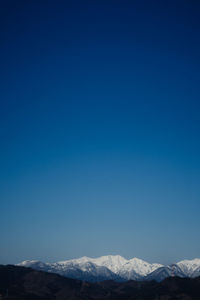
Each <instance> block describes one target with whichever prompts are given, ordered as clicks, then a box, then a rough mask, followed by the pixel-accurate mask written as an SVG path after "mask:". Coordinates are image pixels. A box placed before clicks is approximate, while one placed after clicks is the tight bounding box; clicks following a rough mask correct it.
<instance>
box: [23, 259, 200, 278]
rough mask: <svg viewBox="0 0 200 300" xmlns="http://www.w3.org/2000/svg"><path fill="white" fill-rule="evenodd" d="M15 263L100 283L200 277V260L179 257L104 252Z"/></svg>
mask: <svg viewBox="0 0 200 300" xmlns="http://www.w3.org/2000/svg"><path fill="white" fill-rule="evenodd" d="M17 266H23V267H30V268H32V269H35V270H38V271H45V272H50V273H56V274H59V275H62V276H64V277H68V278H73V279H79V280H84V281H88V282H100V281H104V280H114V281H118V282H123V281H128V280H139V281H142V280H143V281H146V280H147V281H149V280H156V281H158V282H159V281H162V280H163V279H165V278H167V277H174V276H178V277H182V278H187V277H188V278H195V277H198V276H200V259H198V258H196V259H193V260H182V261H180V262H177V263H174V264H171V265H167V266H165V265H161V264H157V263H153V264H150V263H148V262H146V261H144V260H142V259H139V258H132V259H130V260H127V259H125V258H124V257H122V256H120V255H107V256H101V257H98V258H89V257H86V256H84V257H81V258H78V259H71V260H65V261H59V262H56V263H44V262H41V261H37V260H26V261H23V262H21V263H19V264H17Z"/></svg>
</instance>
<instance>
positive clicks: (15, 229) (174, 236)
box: [0, 0, 200, 263]
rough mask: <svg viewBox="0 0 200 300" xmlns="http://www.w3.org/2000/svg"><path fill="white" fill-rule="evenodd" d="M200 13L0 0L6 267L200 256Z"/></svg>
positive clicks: (191, 4) (145, 4)
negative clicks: (107, 257) (115, 258)
mask: <svg viewBox="0 0 200 300" xmlns="http://www.w3.org/2000/svg"><path fill="white" fill-rule="evenodd" d="M199 16H200V4H199V3H198V1H184V0H180V1H177V0H174V1H168V0H166V1H160V0H157V1H149V0H146V1H143V0H138V1H124V0H123V1H117V0H115V1H109V0H107V1H102V0H101V1H35V0H34V1H9V0H3V1H1V3H0V28H1V29H0V30H1V35H0V43H1V48H0V51H1V56H0V57H1V67H0V73H1V91H0V92H1V107H0V128H1V147H0V201H1V217H0V234H1V237H0V240H1V243H0V262H1V263H17V262H19V261H21V260H25V259H40V260H43V261H57V260H63V259H68V258H75V257H79V256H83V255H87V256H92V257H96V256H100V255H107V254H120V255H122V256H124V257H126V258H131V257H134V256H136V257H139V258H142V259H145V260H147V261H149V262H154V261H157V262H161V263H170V262H174V261H177V260H181V259H183V258H194V257H200V239H199V228H200V218H199V212H200V184H199V182H200V141H199V132H200V117H199V113H200V104H199V99H200V98H199V96H200V84H199V78H200V54H199V53H200V39H199V35H200V18H199Z"/></svg>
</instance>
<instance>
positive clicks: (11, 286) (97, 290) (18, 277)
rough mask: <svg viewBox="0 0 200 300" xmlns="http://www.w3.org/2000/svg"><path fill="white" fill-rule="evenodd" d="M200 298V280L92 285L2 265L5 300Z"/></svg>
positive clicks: (1, 292) (0, 286) (1, 294)
mask: <svg viewBox="0 0 200 300" xmlns="http://www.w3.org/2000/svg"><path fill="white" fill-rule="evenodd" d="M199 295H200V277H198V278H178V277H169V278H166V279H164V280H163V281H161V282H156V281H133V280H129V281H126V282H115V281H111V280H107V281H103V282H96V283H91V282H86V281H81V280H77V279H71V278H66V277H63V276H60V275H58V274H54V273H48V272H43V271H36V270H33V269H31V268H25V267H20V266H12V265H7V266H5V265H4V266H3V265H0V299H2V300H4V299H5V300H6V299H12V300H19V299H20V300H66V299H68V300H125V299H126V300H158V299H159V300H161V299H162V300H175V299H177V300H178V299H179V300H199V299H200V297H199Z"/></svg>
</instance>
